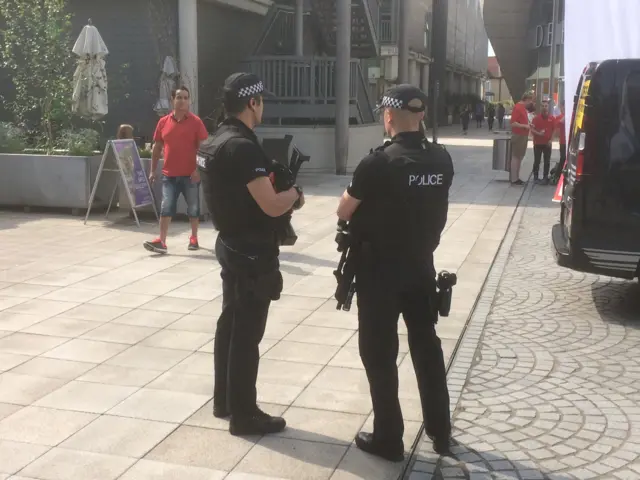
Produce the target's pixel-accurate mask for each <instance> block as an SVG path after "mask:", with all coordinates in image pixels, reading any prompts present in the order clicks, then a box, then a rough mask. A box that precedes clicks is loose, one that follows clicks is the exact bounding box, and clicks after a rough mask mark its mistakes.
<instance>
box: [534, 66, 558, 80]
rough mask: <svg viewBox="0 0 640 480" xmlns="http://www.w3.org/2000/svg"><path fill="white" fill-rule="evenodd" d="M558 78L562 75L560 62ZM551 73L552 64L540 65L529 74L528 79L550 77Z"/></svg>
mask: <svg viewBox="0 0 640 480" xmlns="http://www.w3.org/2000/svg"><path fill="white" fill-rule="evenodd" d="M555 73H556V78H558V77H561V75H560V64H559V63H557V64H556V72H555ZM550 75H551V66H550V65H546V66H539V67H538V68H537V69H536V71H535V72H533V73H532V74H531V75H529V76H528V77H527V80H534V81H535V80H538V79H540V80H546V79H549V76H550Z"/></svg>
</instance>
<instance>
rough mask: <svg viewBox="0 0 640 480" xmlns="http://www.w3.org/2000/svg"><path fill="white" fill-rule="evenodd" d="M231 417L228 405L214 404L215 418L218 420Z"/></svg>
mask: <svg viewBox="0 0 640 480" xmlns="http://www.w3.org/2000/svg"><path fill="white" fill-rule="evenodd" d="M229 415H231V412H229V409H228V408H227V405H226V404H218V403H215V402H213V416H214V417H216V418H227V417H228V416H229Z"/></svg>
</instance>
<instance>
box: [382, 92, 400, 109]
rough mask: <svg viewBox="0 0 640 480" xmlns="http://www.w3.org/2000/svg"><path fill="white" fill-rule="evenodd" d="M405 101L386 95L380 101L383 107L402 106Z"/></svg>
mask: <svg viewBox="0 0 640 480" xmlns="http://www.w3.org/2000/svg"><path fill="white" fill-rule="evenodd" d="M402 106H403V102H402V100H399V99H397V98H393V97H388V96H386V95H385V96H384V97H382V102H380V107H381V108H402Z"/></svg>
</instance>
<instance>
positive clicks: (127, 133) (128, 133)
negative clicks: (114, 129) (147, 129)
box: [116, 124, 133, 140]
mask: <svg viewBox="0 0 640 480" xmlns="http://www.w3.org/2000/svg"><path fill="white" fill-rule="evenodd" d="M116 138H117V139H118V140H131V139H133V127H132V126H131V125H127V124H124V125H120V127H119V128H118V134H117V135H116Z"/></svg>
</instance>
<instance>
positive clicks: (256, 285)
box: [220, 239, 284, 300]
mask: <svg viewBox="0 0 640 480" xmlns="http://www.w3.org/2000/svg"><path fill="white" fill-rule="evenodd" d="M220 241H221V243H222V248H224V249H225V254H226V256H227V260H228V264H229V267H230V268H231V270H232V272H233V273H234V274H235V276H236V277H237V278H238V285H237V288H240V289H243V290H245V291H248V292H251V293H253V294H254V295H255V296H256V297H258V298H262V299H268V300H279V299H280V294H281V293H282V289H283V286H284V283H283V279H282V274H281V273H280V262H279V260H278V254H277V248H275V252H274V253H272V252H269V253H263V249H262V248H260V247H258V248H251V247H249V246H247V245H246V244H245V245H242V244H241V242H234V241H233V240H232V239H221V240H220Z"/></svg>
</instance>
